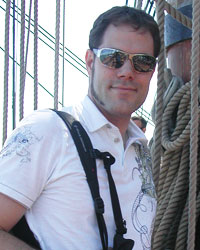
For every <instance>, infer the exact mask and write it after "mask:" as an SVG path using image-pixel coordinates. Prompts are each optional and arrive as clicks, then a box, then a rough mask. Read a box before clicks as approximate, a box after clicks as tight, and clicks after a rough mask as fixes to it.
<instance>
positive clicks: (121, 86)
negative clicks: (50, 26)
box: [86, 25, 154, 120]
mask: <svg viewBox="0 0 200 250" xmlns="http://www.w3.org/2000/svg"><path fill="white" fill-rule="evenodd" d="M99 48H114V49H120V50H123V51H125V52H127V53H135V54H138V53H142V54H148V55H151V56H153V54H154V49H153V48H154V46H153V39H152V37H151V35H150V33H149V32H143V31H141V30H138V31H136V30H134V29H133V28H132V27H130V26H127V25H121V26H118V27H115V26H113V25H110V26H108V28H107V30H106V31H105V34H104V37H103V42H102V44H101V45H100V47H99ZM86 65H87V69H88V73H89V77H90V85H89V96H90V98H91V99H92V100H93V102H94V103H95V104H96V105H97V107H98V108H99V109H100V110H101V112H102V113H103V114H104V115H105V117H107V119H108V120H110V119H109V118H111V117H120V118H123V117H126V118H130V116H131V114H132V113H133V112H134V111H135V110H137V109H138V108H139V107H140V106H141V105H142V104H143V102H144V101H145V98H146V96H147V93H148V89H149V83H150V80H151V77H152V75H153V72H147V73H144V72H143V73H138V72H136V71H135V69H134V68H133V66H132V64H131V61H130V60H127V61H126V62H125V63H124V65H123V66H122V67H120V68H118V69H112V68H108V67H106V66H104V65H103V64H102V63H101V62H100V60H99V58H98V57H95V55H94V53H93V52H92V51H91V50H88V51H87V53H86Z"/></svg>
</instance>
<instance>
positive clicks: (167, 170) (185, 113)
mask: <svg viewBox="0 0 200 250" xmlns="http://www.w3.org/2000/svg"><path fill="white" fill-rule="evenodd" d="M163 2H165V1H163ZM166 6H167V8H168V11H170V10H172V11H173V16H179V13H178V11H177V12H176V13H175V12H174V11H175V9H174V8H172V7H169V6H170V5H169V4H168V3H166V2H165V9H166ZM169 14H170V13H169ZM199 14H200V2H199V1H193V20H192V21H191V20H190V21H189V26H191V27H192V31H193V34H192V35H193V39H192V60H191V61H192V62H191V73H192V74H191V75H192V76H191V82H188V83H186V84H184V85H183V86H181V87H180V88H179V89H178V90H177V91H176V92H173V94H172V95H171V98H170V100H168V103H167V105H166V107H165V105H163V106H164V107H163V119H162V140H161V141H162V144H160V147H161V149H162V156H161V164H160V166H158V165H154V177H155V180H156V184H157V196H158V208H157V215H156V221H155V225H154V233H153V242H152V249H153V250H166V249H170V250H173V249H176V250H177V249H178V250H185V249H188V250H194V249H196V250H198V249H200V233H199V232H200V231H199V230H200V218H199V215H200V152H199V149H198V148H200V128H199V127H198V124H199V122H200V107H199V99H198V98H199V96H200V90H199V88H198V84H199V66H198V65H199ZM183 20H184V19H183ZM178 21H180V19H179V20H178ZM191 24H192V25H191ZM187 26H188V24H187ZM178 80H179V79H178V78H176V77H173V79H171V84H170V85H171V86H172V85H173V81H178ZM164 102H165V100H164ZM172 125H173V126H172ZM156 143H157V141H156V142H155V144H156ZM153 147H155V145H153ZM152 152H153V154H155V149H154V148H153V151H152ZM153 156H154V155H153ZM197 166H198V167H199V168H198V167H197ZM158 172H159V174H158ZM188 190H189V192H188ZM196 228H198V229H199V230H196Z"/></svg>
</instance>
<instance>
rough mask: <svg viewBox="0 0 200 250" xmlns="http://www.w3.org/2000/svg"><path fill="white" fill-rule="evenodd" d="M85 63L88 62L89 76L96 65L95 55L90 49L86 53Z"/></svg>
mask: <svg viewBox="0 0 200 250" xmlns="http://www.w3.org/2000/svg"><path fill="white" fill-rule="evenodd" d="M85 62H86V68H87V71H88V74H89V75H91V72H92V67H93V64H94V53H93V52H92V50H90V49H88V50H87V51H86V54H85Z"/></svg>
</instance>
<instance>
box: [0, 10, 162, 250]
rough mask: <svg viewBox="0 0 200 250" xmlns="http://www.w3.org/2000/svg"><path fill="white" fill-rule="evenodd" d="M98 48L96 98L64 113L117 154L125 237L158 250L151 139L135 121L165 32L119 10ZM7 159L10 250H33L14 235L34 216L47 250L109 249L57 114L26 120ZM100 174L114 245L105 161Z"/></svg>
mask: <svg viewBox="0 0 200 250" xmlns="http://www.w3.org/2000/svg"><path fill="white" fill-rule="evenodd" d="M89 47H90V49H89V50H87V52H86V57H85V59H86V65H87V70H88V74H89V90H88V96H86V98H85V99H84V101H83V102H82V103H81V104H80V105H78V106H75V107H72V108H65V109H64V111H66V112H69V113H71V114H72V115H73V116H74V117H75V118H76V119H78V120H80V122H81V123H82V125H83V126H84V128H85V129H86V131H87V133H88V135H89V136H90V139H91V141H92V144H93V146H94V148H97V149H98V150H100V151H108V152H110V153H111V154H112V155H113V156H114V157H115V163H114V164H113V165H112V169H111V170H112V175H113V179H114V181H115V185H116V188H117V192H118V196H119V201H120V204H121V210H122V215H123V218H124V219H125V220H126V226H127V234H126V235H125V238H129V239H133V240H134V241H135V245H134V248H133V249H136V250H142V249H150V245H151V233H152V223H153V220H154V216H155V211H156V199H155V190H154V185H153V181H152V175H151V165H150V161H149V158H148V157H147V158H145V157H146V143H147V141H146V139H145V137H144V134H143V133H142V132H140V131H139V130H136V129H135V125H133V123H132V122H130V117H131V114H132V113H133V112H134V111H135V110H136V109H138V108H139V107H140V106H141V105H142V104H143V102H144V100H145V98H146V95H147V93H148V89H149V82H150V80H151V77H152V75H153V72H154V69H155V64H156V59H155V58H156V57H157V56H158V54H159V50H160V38H159V31H158V26H157V24H156V22H155V21H154V20H153V18H152V17H151V16H149V15H147V14H146V13H145V12H143V11H140V10H136V9H134V8H130V7H126V6H123V7H113V8H112V9H110V10H108V11H107V12H105V13H103V14H102V15H100V16H99V17H98V18H97V20H96V21H95V23H94V26H93V28H92V30H91V32H90V38H89ZM0 157H1V158H0V159H1V161H0V172H1V175H0V193H1V195H0V208H1V209H0V228H1V233H0V246H1V249H6V250H8V249H9V250H13V249H15V250H16V249H31V248H30V247H29V246H28V245H26V244H25V243H24V242H20V241H19V240H18V239H16V238H14V237H13V236H11V235H9V234H8V233H7V232H8V231H9V230H10V229H11V228H12V227H13V226H14V225H15V224H16V223H17V221H18V220H19V219H20V218H21V217H22V216H23V215H24V214H25V215H26V219H27V221H28V224H29V226H30V228H31V230H32V231H33V232H34V234H35V237H36V239H37V240H38V241H39V243H40V246H41V248H42V249H46V250H50V249H53V250H56V249H58V250H61V249H62V250H63V249H70V250H79V249H88V250H99V249H102V246H101V240H100V236H99V232H98V225H97V221H96V217H95V212H94V205H93V201H92V197H91V194H90V190H89V187H88V184H87V181H86V178H85V172H84V170H83V167H82V165H81V162H80V159H79V157H78V154H77V151H76V148H75V145H74V141H73V140H72V138H71V135H70V134H69V131H68V129H67V128H66V126H65V124H64V123H63V121H62V120H61V119H60V118H59V117H58V116H57V115H56V114H55V112H53V111H51V110H41V111H36V112H34V113H33V114H32V115H30V116H29V117H27V118H25V119H24V120H23V121H22V122H21V124H20V126H19V127H18V128H17V129H16V130H15V131H14V132H13V134H12V135H11V137H10V138H9V139H8V140H7V142H6V144H5V146H4V148H3V150H2V152H1V155H0ZM97 172H98V180H99V186H100V193H101V197H102V198H103V200H104V204H105V213H104V218H105V222H106V226H107V231H108V245H109V247H111V248H112V247H113V236H114V234H115V229H116V227H115V222H114V218H113V211H112V206H111V200H110V193H109V185H108V179H107V176H106V172H105V169H104V166H103V163H102V161H100V160H97Z"/></svg>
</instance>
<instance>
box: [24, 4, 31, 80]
mask: <svg viewBox="0 0 200 250" xmlns="http://www.w3.org/2000/svg"><path fill="white" fill-rule="evenodd" d="M31 10H32V0H30V5H29V20H28V30H27V41H26V53H25V71H26V68H27V58H28V48H29V46H28V45H29V36H30V23H31V21H30V20H31ZM25 79H26V74H25Z"/></svg>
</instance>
